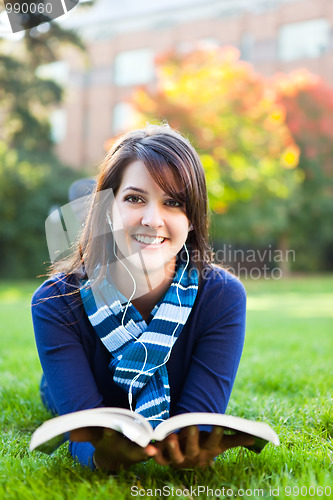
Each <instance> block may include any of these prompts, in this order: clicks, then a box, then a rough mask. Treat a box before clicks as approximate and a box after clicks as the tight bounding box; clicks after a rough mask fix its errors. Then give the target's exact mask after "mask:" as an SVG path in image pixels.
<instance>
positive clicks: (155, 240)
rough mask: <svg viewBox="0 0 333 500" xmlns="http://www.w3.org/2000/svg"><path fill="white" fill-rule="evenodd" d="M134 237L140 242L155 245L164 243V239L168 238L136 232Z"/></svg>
mask: <svg viewBox="0 0 333 500" xmlns="http://www.w3.org/2000/svg"><path fill="white" fill-rule="evenodd" d="M133 238H134V239H135V240H136V241H138V242H139V243H143V244H144V245H155V246H159V245H162V244H163V243H164V241H165V240H166V239H167V238H165V237H164V236H146V235H143V234H135V235H133Z"/></svg>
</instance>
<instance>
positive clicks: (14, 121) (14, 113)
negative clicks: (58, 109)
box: [0, 23, 84, 152]
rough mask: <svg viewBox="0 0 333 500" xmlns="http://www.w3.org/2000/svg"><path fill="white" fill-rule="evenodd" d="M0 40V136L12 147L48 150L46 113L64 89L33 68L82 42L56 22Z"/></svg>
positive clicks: (48, 135) (50, 60)
mask: <svg viewBox="0 0 333 500" xmlns="http://www.w3.org/2000/svg"><path fill="white" fill-rule="evenodd" d="M0 43H1V45H0V46H1V49H2V52H1V53H0V106H1V116H0V120H1V139H3V140H5V141H6V143H7V144H9V145H10V146H11V147H13V148H15V149H22V150H24V151H34V152H36V151H41V152H47V151H50V150H51V149H52V147H53V144H52V141H51V137H50V124H49V112H50V110H51V109H53V107H54V106H57V105H59V103H60V102H61V99H62V97H63V89H62V87H61V86H60V85H59V84H58V83H56V82H55V81H54V80H48V79H44V78H41V77H39V76H38V74H37V71H36V70H37V68H38V67H39V66H41V65H43V64H48V63H52V62H54V61H56V60H58V58H59V57H60V54H61V51H62V50H64V47H66V46H68V45H70V46H71V47H76V48H77V49H80V50H83V48H84V46H83V43H82V41H81V40H80V39H79V37H78V36H77V35H76V34H75V33H73V32H72V31H70V30H64V29H62V28H61V27H60V26H59V25H58V24H56V23H48V24H43V25H42V26H39V27H35V28H32V29H30V30H26V31H25V32H24V38H23V39H22V40H20V41H6V40H0Z"/></svg>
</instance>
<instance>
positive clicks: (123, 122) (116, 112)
mask: <svg viewBox="0 0 333 500" xmlns="http://www.w3.org/2000/svg"><path fill="white" fill-rule="evenodd" d="M135 118H136V113H135V110H134V108H133V106H131V104H129V103H128V102H118V103H117V104H116V105H115V106H114V108H113V115H112V132H113V133H114V134H120V133H122V132H126V131H127V130H129V129H131V128H133V127H135Z"/></svg>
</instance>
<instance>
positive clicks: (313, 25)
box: [278, 19, 330, 61]
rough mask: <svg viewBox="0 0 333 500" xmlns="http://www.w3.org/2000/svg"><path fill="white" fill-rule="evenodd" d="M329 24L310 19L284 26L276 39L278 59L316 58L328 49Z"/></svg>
mask: <svg viewBox="0 0 333 500" xmlns="http://www.w3.org/2000/svg"><path fill="white" fill-rule="evenodd" d="M329 42H330V23H329V22H328V21H327V19H312V20H311V21H303V22H301V23H291V24H286V25H285V26H282V28H280V32H279V37H278V50H279V58H280V60H282V61H294V60H296V59H305V58H316V57H320V56H321V55H322V54H324V53H325V52H326V51H327V50H328V48H329Z"/></svg>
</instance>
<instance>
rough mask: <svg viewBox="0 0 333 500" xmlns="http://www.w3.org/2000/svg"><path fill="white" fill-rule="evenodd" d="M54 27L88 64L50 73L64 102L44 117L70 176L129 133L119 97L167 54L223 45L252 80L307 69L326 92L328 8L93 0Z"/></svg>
mask: <svg viewBox="0 0 333 500" xmlns="http://www.w3.org/2000/svg"><path fill="white" fill-rule="evenodd" d="M63 25H64V26H69V27H72V28H73V29H76V30H78V32H79V33H80V34H81V36H82V38H83V40H84V41H85V42H86V45H87V56H88V57H87V56H86V57H83V56H82V57H80V56H79V55H78V53H77V52H72V51H71V52H67V53H66V58H65V59H64V61H61V62H59V63H55V64H54V71H55V74H56V76H57V78H58V79H59V80H60V81H61V82H62V83H63V84H64V85H65V88H66V99H65V102H64V104H63V107H62V108H61V109H59V110H55V111H54V113H53V114H52V117H51V122H52V131H53V137H54V141H55V142H56V143H57V150H58V153H59V156H60V157H61V158H62V160H64V161H65V162H66V163H68V164H70V165H72V166H74V167H76V168H80V167H83V166H88V167H89V166H94V165H96V163H98V162H99V161H100V160H101V159H102V157H103V155H104V148H103V145H104V144H105V141H106V140H107V139H108V138H109V137H110V136H112V135H113V134H115V133H118V132H119V131H121V130H123V129H125V128H126V127H128V126H129V124H130V119H131V108H130V105H129V104H128V102H127V100H128V98H129V97H130V96H131V94H132V92H133V89H134V88H135V86H136V85H138V84H143V83H144V84H151V85H154V79H155V74H154V57H155V56H156V54H158V53H160V52H163V51H165V50H167V49H170V47H175V48H177V49H178V50H191V49H193V48H195V47H196V46H198V44H203V43H204V44H213V45H218V46H222V45H229V44H232V45H234V46H237V47H238V48H239V49H240V52H241V55H242V58H243V59H245V60H247V61H249V62H250V63H251V64H253V66H254V67H255V69H256V70H257V71H258V72H260V73H262V74H265V75H272V74H274V73H275V72H277V71H283V72H289V71H291V70H293V69H295V68H299V67H307V68H308V69H309V70H310V71H312V72H314V73H316V74H319V75H321V76H322V77H323V78H324V79H326V81H328V82H329V83H330V84H331V85H333V2H332V1H331V0H159V1H158V2H156V1H153V0H140V2H138V1H137V0H122V2H118V0H96V3H95V6H93V7H89V6H85V5H84V4H82V5H80V6H78V7H77V8H76V9H74V10H73V11H72V13H71V15H68V17H67V18H66V19H65V20H64V21H63Z"/></svg>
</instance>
